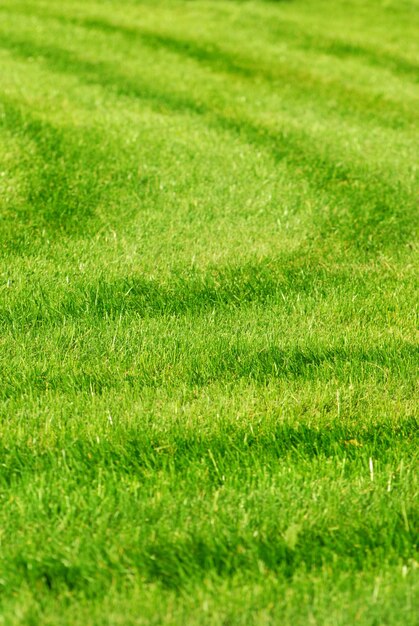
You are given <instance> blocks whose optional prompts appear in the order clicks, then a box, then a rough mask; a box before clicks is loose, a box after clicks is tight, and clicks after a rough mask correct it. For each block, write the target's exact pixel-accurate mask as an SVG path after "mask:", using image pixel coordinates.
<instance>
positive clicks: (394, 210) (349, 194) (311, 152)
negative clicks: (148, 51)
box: [3, 38, 416, 252]
mask: <svg viewBox="0 0 419 626" xmlns="http://www.w3.org/2000/svg"><path fill="white" fill-rule="evenodd" d="M3 43H4V44H5V45H6V46H8V47H10V48H11V49H12V50H13V51H14V52H16V53H17V54H19V55H21V56H23V57H24V58H26V57H28V56H36V55H38V56H40V57H42V58H43V59H44V60H45V61H46V62H47V63H48V65H49V66H50V67H51V68H53V69H55V70H58V71H60V72H63V73H69V74H72V75H76V76H77V77H78V78H79V79H80V80H82V81H83V82H85V83H87V84H98V85H101V86H102V87H104V88H105V89H112V90H116V92H117V93H118V94H120V95H124V96H129V97H134V98H139V99H140V100H143V101H145V102H150V103H152V104H153V105H154V106H157V107H164V108H168V109H169V110H171V111H176V112H179V113H192V114H195V115H199V116H203V117H204V118H205V120H206V122H207V123H209V124H211V125H214V127H215V128H222V129H223V130H226V131H228V132H231V133H233V134H234V135H236V136H237V137H239V138H240V139H241V140H244V141H246V142H248V143H249V144H251V145H252V144H253V145H257V146H258V147H261V148H263V149H265V150H267V151H268V152H269V153H270V154H271V155H272V156H273V158H274V159H275V160H277V161H281V160H283V159H284V160H285V161H286V163H287V164H289V165H292V166H294V167H295V168H296V169H297V171H298V173H299V176H301V177H302V178H304V179H305V180H306V181H307V182H308V183H309V184H310V186H311V187H312V188H313V190H314V191H315V192H316V193H318V192H320V193H323V192H324V193H325V194H326V196H325V204H326V203H327V204H329V203H331V204H332V207H331V209H326V210H325V211H324V213H323V214H322V215H319V216H317V217H316V224H315V225H316V226H317V233H318V234H319V235H320V236H321V237H327V236H329V235H333V236H335V237H336V236H338V237H339V238H340V239H341V240H342V241H346V242H347V243H350V244H351V245H352V246H354V247H355V248H360V249H367V250H369V251H370V252H371V251H373V252H374V251H377V250H378V251H379V250H382V249H383V248H384V249H385V248H389V249H391V248H392V247H399V246H400V245H401V244H402V243H403V242H405V241H408V240H409V238H410V237H411V236H412V234H413V233H414V229H415V221H416V208H415V197H414V196H413V195H412V194H410V193H409V192H407V191H404V190H403V189H400V187H399V186H395V185H393V184H391V183H389V182H387V181H385V180H383V179H379V180H377V179H376V178H375V177H374V178H372V176H371V174H370V173H369V170H368V169H367V170H366V171H365V170H364V169H361V168H360V167H357V168H355V167H354V166H347V165H345V164H343V163H341V162H336V161H335V160H333V159H331V158H330V157H328V156H327V155H326V154H325V151H324V150H321V149H319V146H318V145H316V144H315V143H314V142H313V139H312V138H311V137H309V136H307V135H306V134H304V133H303V132H301V133H296V132H295V131H292V130H287V131H286V132H275V133H274V132H272V131H271V130H270V129H267V128H266V127H263V126H262V125H257V124H255V123H254V122H251V121H249V120H247V119H240V118H238V117H237V116H234V117H230V116H227V115H225V114H223V113H221V112H219V111H216V110H214V109H213V108H212V107H210V106H208V104H204V103H202V102H197V101H195V100H194V99H192V98H187V97H186V96H184V95H177V94H174V93H173V92H168V91H161V90H157V89H156V88H155V87H154V86H151V85H150V84H148V83H144V82H141V80H140V79H139V78H135V80H134V79H131V78H128V77H126V76H124V75H123V74H120V73H119V72H116V71H115V69H114V68H112V67H111V66H109V65H108V64H106V63H103V62H99V63H92V62H90V61H86V60H84V59H80V58H78V57H77V56H76V55H74V54H73V53H71V52H69V51H67V50H64V49H62V48H57V47H51V46H42V45H39V44H32V43H30V42H26V41H25V42H21V41H17V40H14V39H11V38H9V39H7V40H4V39H3Z"/></svg>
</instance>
